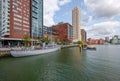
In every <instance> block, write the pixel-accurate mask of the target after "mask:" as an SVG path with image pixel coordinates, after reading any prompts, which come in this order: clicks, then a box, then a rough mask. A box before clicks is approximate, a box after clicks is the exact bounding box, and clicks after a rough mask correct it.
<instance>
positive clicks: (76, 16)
mask: <svg viewBox="0 0 120 81" xmlns="http://www.w3.org/2000/svg"><path fill="white" fill-rule="evenodd" d="M72 26H73V29H72V34H73V42H78V41H81V30H80V8H79V7H75V8H74V9H73V10H72Z"/></svg>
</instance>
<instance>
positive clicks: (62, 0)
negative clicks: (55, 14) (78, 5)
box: [59, 0, 71, 6]
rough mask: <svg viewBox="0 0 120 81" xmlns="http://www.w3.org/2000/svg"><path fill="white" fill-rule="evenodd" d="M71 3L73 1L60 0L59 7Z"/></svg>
mask: <svg viewBox="0 0 120 81" xmlns="http://www.w3.org/2000/svg"><path fill="white" fill-rule="evenodd" d="M69 2H71V0H59V5H60V6H62V5H65V4H67V3H69Z"/></svg>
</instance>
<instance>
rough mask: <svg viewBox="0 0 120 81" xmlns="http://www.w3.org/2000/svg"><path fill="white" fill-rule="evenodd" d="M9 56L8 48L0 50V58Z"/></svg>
mask: <svg viewBox="0 0 120 81" xmlns="http://www.w3.org/2000/svg"><path fill="white" fill-rule="evenodd" d="M4 56H10V49H9V48H0V57H4Z"/></svg>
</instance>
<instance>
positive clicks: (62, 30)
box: [52, 23, 72, 41]
mask: <svg viewBox="0 0 120 81" xmlns="http://www.w3.org/2000/svg"><path fill="white" fill-rule="evenodd" d="M52 28H53V30H56V31H57V33H58V38H59V39H60V40H65V41H68V40H72V25H70V24H69V23H59V24H57V25H54V26H52Z"/></svg>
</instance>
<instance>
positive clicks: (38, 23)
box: [31, 0, 43, 38]
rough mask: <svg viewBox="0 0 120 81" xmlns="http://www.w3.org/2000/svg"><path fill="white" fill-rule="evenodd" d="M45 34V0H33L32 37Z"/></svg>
mask: <svg viewBox="0 0 120 81" xmlns="http://www.w3.org/2000/svg"><path fill="white" fill-rule="evenodd" d="M42 36H43V0H31V37H34V38H41V37H42Z"/></svg>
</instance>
